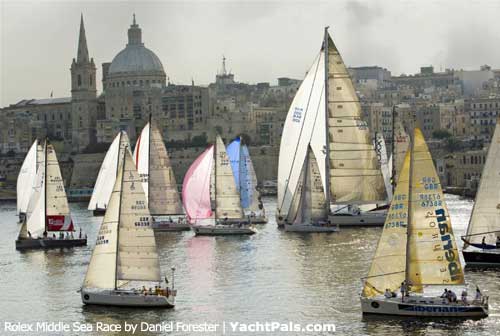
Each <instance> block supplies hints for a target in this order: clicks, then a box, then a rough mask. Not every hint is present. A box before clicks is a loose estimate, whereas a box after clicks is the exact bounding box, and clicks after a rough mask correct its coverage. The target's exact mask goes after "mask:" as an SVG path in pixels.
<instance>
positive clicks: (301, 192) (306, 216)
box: [285, 146, 338, 232]
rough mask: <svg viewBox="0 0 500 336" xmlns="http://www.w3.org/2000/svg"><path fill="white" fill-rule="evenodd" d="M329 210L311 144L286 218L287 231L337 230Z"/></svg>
mask: <svg viewBox="0 0 500 336" xmlns="http://www.w3.org/2000/svg"><path fill="white" fill-rule="evenodd" d="M328 212H329V205H328V203H327V202H326V197H325V191H324V190H323V183H321V175H320V173H319V167H318V162H317V160H316V157H315V156H314V152H313V150H312V148H311V147H310V146H309V149H308V151H307V155H306V159H305V161H304V166H303V167H302V171H301V173H300V178H299V183H298V184H297V190H296V191H295V194H294V199H293V200H292V207H291V208H290V211H289V212H288V217H287V219H286V220H285V231H291V232H336V231H338V226H337V225H333V224H332V223H331V222H330V221H329V219H328Z"/></svg>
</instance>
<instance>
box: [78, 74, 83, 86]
mask: <svg viewBox="0 0 500 336" xmlns="http://www.w3.org/2000/svg"><path fill="white" fill-rule="evenodd" d="M77 79H78V86H82V76H81V75H78V77H77Z"/></svg>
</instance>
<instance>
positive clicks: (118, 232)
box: [115, 132, 127, 290]
mask: <svg viewBox="0 0 500 336" xmlns="http://www.w3.org/2000/svg"><path fill="white" fill-rule="evenodd" d="M120 134H121V132H120ZM120 140H121V139H120ZM126 149H127V148H124V151H123V163H122V180H121V181H120V204H119V205H118V222H117V223H116V258H115V290H117V289H118V252H119V249H120V217H121V212H122V195H123V179H124V176H125V155H126V154H127V151H126Z"/></svg>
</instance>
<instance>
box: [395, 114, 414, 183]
mask: <svg viewBox="0 0 500 336" xmlns="http://www.w3.org/2000/svg"><path fill="white" fill-rule="evenodd" d="M393 142H394V148H393V153H394V155H393V157H392V164H393V165H394V167H393V169H394V172H393V173H394V181H398V177H399V171H400V170H401V167H402V165H403V161H404V159H405V156H406V152H407V151H408V147H409V145H410V137H409V136H408V134H406V132H405V129H404V127H403V124H402V123H401V122H399V121H396V122H395V125H394V140H393ZM391 167H392V165H391Z"/></svg>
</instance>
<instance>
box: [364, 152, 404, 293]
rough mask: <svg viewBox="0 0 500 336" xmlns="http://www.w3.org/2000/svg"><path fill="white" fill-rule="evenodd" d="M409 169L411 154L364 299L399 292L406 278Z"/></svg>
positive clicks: (389, 213) (393, 200)
mask: <svg viewBox="0 0 500 336" xmlns="http://www.w3.org/2000/svg"><path fill="white" fill-rule="evenodd" d="M409 170H410V152H408V153H407V155H406V158H405V160H404V164H403V166H402V169H401V171H400V172H401V174H400V177H399V180H398V184H397V187H396V190H395V192H394V196H393V197H392V202H391V207H390V209H389V212H388V214H387V217H386V220H385V224H384V229H383V231H382V235H381V236H380V239H379V242H378V246H377V250H376V251H375V257H374V258H373V261H372V265H371V267H370V272H369V273H368V277H367V278H366V280H365V286H364V288H363V296H366V297H372V296H376V295H380V294H383V293H384V291H385V290H386V289H390V290H391V291H395V290H396V289H397V288H398V287H399V286H400V285H401V282H403V280H404V279H405V267H406V228H407V224H408V222H407V220H408V189H409Z"/></svg>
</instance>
